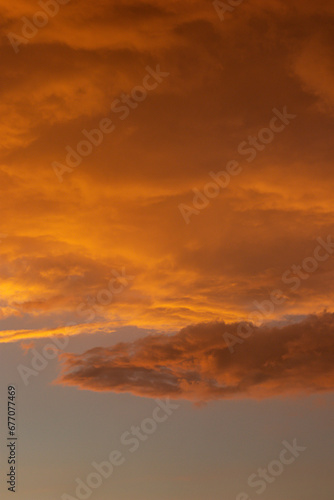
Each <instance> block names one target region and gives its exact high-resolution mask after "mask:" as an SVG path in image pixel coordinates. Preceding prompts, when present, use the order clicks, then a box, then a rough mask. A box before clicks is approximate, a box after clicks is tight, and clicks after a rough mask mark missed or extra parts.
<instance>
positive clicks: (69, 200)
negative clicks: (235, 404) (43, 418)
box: [0, 0, 334, 341]
mask: <svg viewBox="0 0 334 500" xmlns="http://www.w3.org/2000/svg"><path fill="white" fill-rule="evenodd" d="M36 10H40V7H38V6H37V4H35V3H34V2H33V3H32V2H31V1H29V0H20V1H18V2H15V5H14V4H13V5H11V4H10V5H9V4H8V2H4V0H0V13H1V14H2V21H1V30H2V38H1V40H0V52H1V61H2V77H1V84H0V92H1V101H0V110H1V116H2V120H1V124H0V133H1V138H2V141H1V145H0V182H1V186H2V189H3V191H4V193H3V196H1V197H0V209H1V213H2V214H3V218H2V222H1V225H0V233H5V234H7V235H8V237H7V238H6V239H5V240H3V241H2V242H1V244H0V257H1V263H0V279H1V283H0V292H1V300H0V328H1V330H2V331H3V332H4V333H3V335H2V336H1V337H0V341H8V339H11V340H13V339H18V338H21V337H27V338H28V337H40V336H43V335H46V336H48V335H49V334H50V332H52V331H54V330H56V331H57V329H59V328H61V327H62V326H64V325H65V324H67V323H70V322H74V323H82V324H83V325H82V327H75V328H73V329H72V330H71V331H72V333H73V334H75V333H78V332H80V331H84V330H85V329H86V327H87V325H85V322H86V321H87V317H88V316H80V315H79V316H78V313H77V309H78V307H80V305H81V304H82V303H87V301H88V303H89V304H91V302H92V301H93V300H94V298H96V296H97V294H98V293H99V291H100V290H103V289H105V288H106V286H107V283H108V281H109V280H110V277H111V273H112V271H113V270H114V269H117V270H120V269H122V268H123V267H125V269H126V271H127V273H129V274H131V275H133V276H135V279H134V280H133V282H131V286H129V287H128V288H127V289H126V290H125V291H124V293H122V294H120V295H119V296H117V298H116V297H115V298H114V300H113V301H112V303H111V304H109V305H107V306H105V307H99V308H98V310H97V312H96V321H97V322H98V324H99V325H98V329H99V331H101V329H104V331H106V332H108V331H110V329H112V328H114V327H115V326H117V325H120V324H122V325H125V324H131V325H137V326H139V327H143V328H149V329H152V328H156V329H163V330H167V331H175V330H177V329H180V328H182V327H184V326H186V325H188V324H196V323H200V322H211V321H221V320H223V319H224V320H225V321H227V322H233V321H237V320H239V319H246V320H247V318H248V316H249V314H250V313H251V312H252V311H253V309H254V305H253V303H254V301H255V300H257V301H263V300H267V298H268V294H270V292H271V291H272V290H273V289H276V288H279V289H282V292H283V293H284V295H285V298H286V300H285V302H284V304H282V305H281V306H280V307H278V308H277V309H276V310H275V312H274V313H273V314H271V315H270V318H269V319H275V318H280V317H281V316H284V315H286V314H290V315H296V314H298V315H299V314H302V315H305V314H309V313H312V312H315V313H316V312H320V311H322V310H323V309H324V308H326V307H327V308H329V309H331V306H332V303H333V298H334V281H333V259H329V260H328V261H326V262H323V263H322V264H321V266H319V269H318V270H317V272H316V273H314V274H312V276H311V277H310V278H309V279H308V280H307V281H305V282H303V286H302V287H300V289H298V290H296V291H292V290H291V288H289V287H286V286H284V284H282V275H283V273H284V272H286V271H287V270H289V269H290V268H291V266H292V265H294V264H295V265H299V263H300V262H302V261H303V259H305V258H306V257H309V256H310V255H312V254H313V251H314V246H315V244H316V241H315V240H316V238H317V237H318V236H323V237H327V235H329V234H334V224H333V196H332V184H333V182H334V172H333V168H332V150H331V144H332V137H333V132H334V123H333V104H334V101H333V81H334V68H333V64H332V61H333V56H334V52H333V47H334V43H333V30H332V24H333V17H334V9H333V5H332V2H330V1H324V2H322V3H321V5H319V4H315V3H314V2H312V1H310V0H308V1H304V2H300V1H299V0H298V1H297V0H293V1H291V2H289V3H287V2H285V1H283V0H270V1H268V0H254V1H252V2H243V3H242V4H241V5H240V6H239V7H238V8H237V9H235V11H233V12H231V13H229V14H228V15H226V19H225V21H224V22H221V21H220V19H219V17H218V15H217V13H216V12H215V9H214V8H213V5H212V3H211V2H207V3H206V2H202V1H199V0H188V1H184V2H174V1H173V2H168V3H166V2H163V1H162V0H154V1H153V0H152V1H150V2H142V1H138V2H133V1H126V2H122V5H119V2H116V1H114V0H112V1H105V0H98V1H96V2H88V1H86V0H84V1H81V2H78V1H75V0H71V1H70V2H68V4H66V5H62V6H61V8H60V9H59V13H58V14H57V15H56V16H54V17H53V18H52V19H50V20H49V22H48V24H47V25H46V26H45V27H44V28H41V29H39V30H38V33H37V34H36V35H35V36H33V37H32V38H31V39H29V42H28V43H26V44H23V45H22V46H20V50H19V53H18V54H16V53H15V52H14V50H13V48H12V46H11V45H10V42H9V40H8V33H10V32H12V33H16V34H21V31H22V26H23V21H22V16H26V17H27V18H28V19H32V18H33V15H34V13H35V12H36ZM148 65H149V66H150V67H152V68H156V66H157V65H160V67H161V69H162V70H163V71H165V72H168V73H169V74H170V75H169V77H168V78H166V79H165V81H164V82H163V83H162V84H161V85H159V86H158V87H157V88H156V89H155V90H154V91H152V92H150V93H149V95H148V96H147V98H146V100H145V101H143V102H140V103H139V105H138V107H137V108H136V109H131V112H130V114H129V116H128V117H127V118H126V120H121V119H120V115H116V114H115V113H114V114H113V113H112V111H111V104H112V103H113V101H114V100H116V99H119V98H120V97H121V95H122V93H129V92H131V90H132V89H133V88H134V87H136V86H138V85H140V84H141V83H142V81H143V78H144V77H145V74H146V69H145V68H146V67H147V66H148ZM284 106H287V109H288V110H289V112H290V113H293V114H295V115H296V119H295V120H294V121H293V122H292V123H291V125H289V127H288V128H287V129H286V130H285V131H284V132H283V133H281V134H278V135H277V136H276V137H275V139H274V141H273V142H272V143H271V144H268V145H267V146H266V148H265V149H264V150H263V151H261V152H259V154H258V155H257V158H256V160H254V162H252V163H248V162H247V159H246V156H241V155H240V154H239V153H238V145H239V144H240V143H241V142H242V141H245V140H247V139H248V138H249V136H254V135H257V133H258V132H259V130H261V129H262V128H263V127H267V125H268V123H269V121H270V119H271V117H272V109H273V108H279V109H283V107H284ZM106 117H108V118H110V119H113V120H114V123H115V126H116V129H115V131H114V132H113V133H112V134H110V135H106V136H105V138H104V140H103V143H102V144H101V145H100V146H99V147H96V148H94V151H93V152H92V154H91V155H89V156H87V157H85V158H84V159H83V161H82V163H81V164H80V165H79V166H78V167H76V168H75V169H74V171H73V172H72V173H70V174H65V175H64V182H63V183H62V184H60V183H59V182H58V179H57V177H56V175H55V173H54V171H53V169H52V167H51V165H52V163H53V162H54V161H58V162H62V163H63V162H64V161H65V156H66V147H67V146H70V147H71V148H74V149H75V148H76V147H77V144H78V143H79V142H80V141H81V140H82V139H83V136H82V130H83V129H87V130H91V129H95V128H96V127H97V125H98V124H99V123H100V121H101V120H102V119H104V118H106ZM230 160H238V161H239V162H240V165H241V166H242V173H241V174H240V175H239V176H237V177H235V178H234V179H233V180H232V182H231V183H230V185H229V186H228V187H227V188H226V189H224V190H222V191H221V193H220V194H219V196H217V197H216V198H215V199H212V200H211V201H210V203H209V205H208V207H207V208H205V210H202V211H200V213H199V214H198V215H193V216H192V217H191V221H190V224H189V225H186V224H185V222H184V220H183V218H182V215H181V213H180V211H179V208H178V207H179V205H180V204H188V205H191V204H192V202H193V198H194V193H193V191H192V190H193V188H197V189H199V190H200V191H201V192H202V191H203V188H204V186H205V185H206V184H207V183H208V182H209V181H210V180H211V178H210V175H209V173H210V172H212V171H213V172H220V171H221V170H223V169H224V168H225V166H226V163H227V162H228V161H230ZM89 308H91V305H89V307H87V309H89ZM103 325H104V326H103ZM93 331H94V329H93Z"/></svg>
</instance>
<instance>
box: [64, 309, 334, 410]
mask: <svg viewBox="0 0 334 500" xmlns="http://www.w3.org/2000/svg"><path fill="white" fill-rule="evenodd" d="M238 327H239V325H238V324H236V323H234V324H225V323H212V324H199V325H195V326H189V327H187V328H184V329H183V330H181V331H180V332H179V333H178V334H176V335H171V336H169V335H160V336H148V337H145V338H143V339H140V340H137V341H136V342H134V343H120V344H117V345H115V346H113V347H111V348H109V349H108V348H102V347H101V348H99V347H97V348H95V349H92V350H90V351H87V352H85V353H83V354H81V355H75V354H64V355H62V360H63V362H64V371H63V374H62V375H61V377H60V379H59V380H58V383H59V384H63V385H69V386H71V385H73V386H77V387H79V388H80V389H87V390H95V391H113V392H117V393H122V392H131V393H132V394H136V395H140V396H146V397H157V396H170V397H171V398H183V399H189V400H194V401H208V400H212V399H223V398H231V397H244V396H248V397H254V398H265V397H272V396H287V395H297V394H304V393H314V392H322V391H328V390H333V388H334V314H330V313H324V314H322V315H320V316H309V317H307V318H306V319H305V320H303V321H301V322H300V323H294V324H289V325H286V326H284V327H282V328H277V327H269V326H262V327H253V333H252V334H251V336H249V338H247V340H245V341H244V342H243V343H242V344H238V345H237V346H236V347H235V352H234V353H233V354H232V353H231V352H230V350H229V349H228V347H227V344H226V341H225V334H226V333H227V332H228V333H229V334H231V335H234V336H237V332H238ZM239 338H240V337H239Z"/></svg>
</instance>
